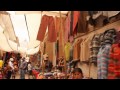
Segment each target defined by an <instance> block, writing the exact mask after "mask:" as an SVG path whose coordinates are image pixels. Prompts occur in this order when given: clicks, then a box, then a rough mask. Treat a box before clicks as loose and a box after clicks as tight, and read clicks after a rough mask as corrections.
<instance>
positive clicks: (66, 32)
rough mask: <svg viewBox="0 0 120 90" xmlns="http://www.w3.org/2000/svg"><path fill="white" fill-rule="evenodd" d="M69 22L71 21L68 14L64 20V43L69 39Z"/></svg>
mask: <svg viewBox="0 0 120 90" xmlns="http://www.w3.org/2000/svg"><path fill="white" fill-rule="evenodd" d="M70 22H71V19H70V14H68V16H67V18H66V20H65V37H64V39H65V42H68V38H69V36H68V35H69V34H70Z"/></svg>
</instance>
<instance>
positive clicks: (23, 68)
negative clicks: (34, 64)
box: [20, 57, 27, 79]
mask: <svg viewBox="0 0 120 90" xmlns="http://www.w3.org/2000/svg"><path fill="white" fill-rule="evenodd" d="M26 67H27V62H26V61H25V57H23V58H22V62H21V63H20V79H25V71H26Z"/></svg>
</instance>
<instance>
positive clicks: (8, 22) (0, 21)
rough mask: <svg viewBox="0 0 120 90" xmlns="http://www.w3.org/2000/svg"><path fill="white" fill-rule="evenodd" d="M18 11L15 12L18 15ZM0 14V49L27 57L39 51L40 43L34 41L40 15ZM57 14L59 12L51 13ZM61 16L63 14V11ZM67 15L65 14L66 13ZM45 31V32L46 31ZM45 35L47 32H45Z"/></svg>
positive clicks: (11, 12) (12, 12)
mask: <svg viewBox="0 0 120 90" xmlns="http://www.w3.org/2000/svg"><path fill="white" fill-rule="evenodd" d="M18 12H19V11H17V13H18ZM33 12H34V11H32V13H27V14H15V13H14V11H8V13H10V14H8V15H7V14H0V49H1V50H3V51H7V52H11V51H15V52H20V53H22V54H23V53H26V54H29V55H32V54H35V53H37V52H39V50H40V41H38V40H36V38H37V34H38V30H39V26H40V23H41V16H42V15H41V13H33ZM51 12H57V13H59V11H51ZM63 14H65V12H64V11H63ZM66 14H67V12H66ZM46 31H47V30H46ZM46 33H47V32H46Z"/></svg>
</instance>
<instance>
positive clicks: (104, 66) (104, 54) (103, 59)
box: [97, 44, 111, 79]
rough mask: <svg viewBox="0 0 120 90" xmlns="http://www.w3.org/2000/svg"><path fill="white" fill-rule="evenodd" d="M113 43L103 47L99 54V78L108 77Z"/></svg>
mask: <svg viewBox="0 0 120 90" xmlns="http://www.w3.org/2000/svg"><path fill="white" fill-rule="evenodd" d="M110 49H111V44H106V45H105V46H103V47H101V48H100V50H99V52H98V56H97V65H98V79H107V75H108V72H107V71H108V60H109V59H110V56H109V55H110Z"/></svg>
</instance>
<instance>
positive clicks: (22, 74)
mask: <svg viewBox="0 0 120 90" xmlns="http://www.w3.org/2000/svg"><path fill="white" fill-rule="evenodd" d="M20 79H25V70H23V69H21V70H20Z"/></svg>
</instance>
